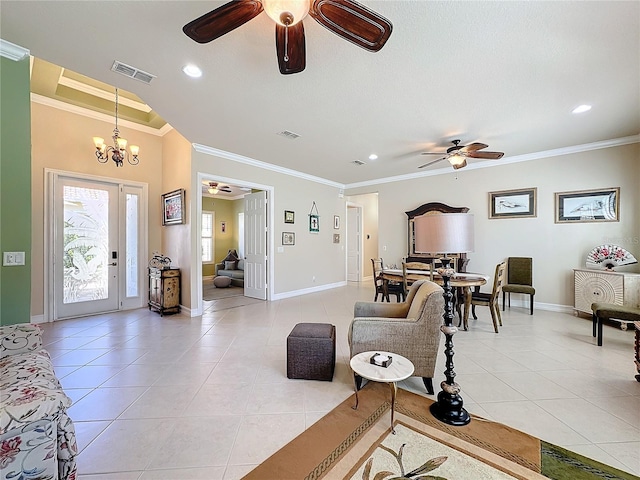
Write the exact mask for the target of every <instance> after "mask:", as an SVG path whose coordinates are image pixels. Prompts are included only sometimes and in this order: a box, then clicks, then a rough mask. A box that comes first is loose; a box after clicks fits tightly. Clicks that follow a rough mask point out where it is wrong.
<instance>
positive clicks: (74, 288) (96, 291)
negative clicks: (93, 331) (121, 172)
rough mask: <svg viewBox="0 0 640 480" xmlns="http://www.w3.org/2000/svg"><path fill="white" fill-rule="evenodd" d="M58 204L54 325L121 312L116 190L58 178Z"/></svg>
mask: <svg viewBox="0 0 640 480" xmlns="http://www.w3.org/2000/svg"><path fill="white" fill-rule="evenodd" d="M54 202H55V206H54V225H55V228H54V231H55V233H54V239H53V243H54V245H53V252H54V255H53V274H54V281H53V295H54V319H60V318H69V317H77V316H82V315H90V314H95V313H100V312H108V311H113V310H117V309H118V302H119V291H118V288H119V282H118V280H119V268H118V262H119V260H120V259H119V258H118V239H119V237H118V202H119V187H118V185H117V184H112V183H106V182H100V181H88V180H79V179H75V178H68V177H58V181H57V182H56V184H55V187H54Z"/></svg>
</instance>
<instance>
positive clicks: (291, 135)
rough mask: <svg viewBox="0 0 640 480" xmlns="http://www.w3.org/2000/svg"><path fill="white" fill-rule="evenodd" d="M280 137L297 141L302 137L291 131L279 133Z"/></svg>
mask: <svg viewBox="0 0 640 480" xmlns="http://www.w3.org/2000/svg"><path fill="white" fill-rule="evenodd" d="M278 135H280V136H281V137H285V138H288V139H289V140H295V139H296V138H298V137H300V135H298V134H297V133H293V132H290V131H289V130H283V131H282V132H278Z"/></svg>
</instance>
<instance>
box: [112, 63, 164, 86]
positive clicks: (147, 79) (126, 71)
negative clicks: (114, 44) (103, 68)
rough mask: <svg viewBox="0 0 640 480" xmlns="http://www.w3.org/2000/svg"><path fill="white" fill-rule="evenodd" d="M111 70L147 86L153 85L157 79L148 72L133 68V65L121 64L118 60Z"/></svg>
mask: <svg viewBox="0 0 640 480" xmlns="http://www.w3.org/2000/svg"><path fill="white" fill-rule="evenodd" d="M111 70H113V71H114V72H116V73H120V74H122V75H124V76H126V77H129V78H133V79H135V80H139V81H141V82H144V83H146V84H149V83H151V80H153V79H154V78H156V76H155V75H152V74H150V73H147V72H143V71H142V70H139V69H137V68H135V67H132V66H131V65H127V64H125V63H122V62H119V61H117V60H116V61H114V62H113V66H112V67H111Z"/></svg>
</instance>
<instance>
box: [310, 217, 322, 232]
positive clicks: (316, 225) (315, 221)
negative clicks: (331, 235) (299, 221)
mask: <svg viewBox="0 0 640 480" xmlns="http://www.w3.org/2000/svg"><path fill="white" fill-rule="evenodd" d="M309 231H310V232H311V233H318V232H319V231H320V215H309Z"/></svg>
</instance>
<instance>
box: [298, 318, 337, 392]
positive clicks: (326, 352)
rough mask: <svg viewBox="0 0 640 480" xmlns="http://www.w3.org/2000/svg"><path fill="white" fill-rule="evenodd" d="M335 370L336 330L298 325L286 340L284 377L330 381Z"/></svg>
mask: <svg viewBox="0 0 640 480" xmlns="http://www.w3.org/2000/svg"><path fill="white" fill-rule="evenodd" d="M335 367H336V327H335V326H334V325H330V324H328V323H299V324H297V325H296V326H295V327H293V330H291V333H290V334H289V336H288V337H287V377H288V378H301V379H305V380H325V381H329V382H330V381H332V380H333V371H334V370H335Z"/></svg>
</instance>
